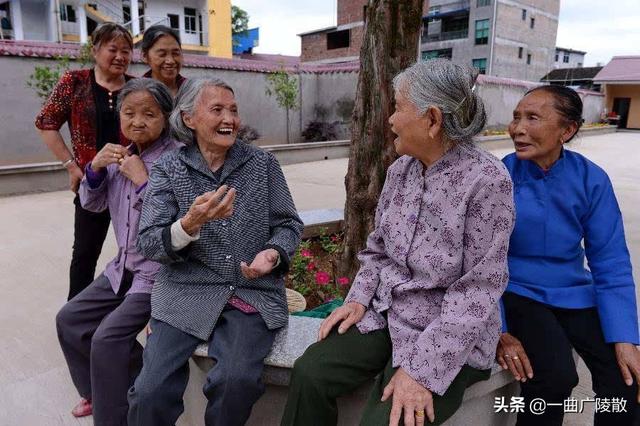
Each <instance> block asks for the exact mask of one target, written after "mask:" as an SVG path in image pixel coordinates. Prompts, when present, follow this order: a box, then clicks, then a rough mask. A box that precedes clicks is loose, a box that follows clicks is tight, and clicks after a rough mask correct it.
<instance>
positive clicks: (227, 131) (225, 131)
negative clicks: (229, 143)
mask: <svg viewBox="0 0 640 426" xmlns="http://www.w3.org/2000/svg"><path fill="white" fill-rule="evenodd" d="M217 133H218V134H219V135H222V136H229V135H231V134H232V133H233V128H231V127H221V128H219V129H218V130H217Z"/></svg>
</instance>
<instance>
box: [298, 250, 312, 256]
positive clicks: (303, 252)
mask: <svg viewBox="0 0 640 426" xmlns="http://www.w3.org/2000/svg"><path fill="white" fill-rule="evenodd" d="M300 256H302V257H311V256H313V254H312V253H311V250H309V249H302V250H300Z"/></svg>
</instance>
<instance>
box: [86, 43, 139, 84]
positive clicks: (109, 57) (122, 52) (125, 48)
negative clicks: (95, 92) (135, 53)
mask: <svg viewBox="0 0 640 426" xmlns="http://www.w3.org/2000/svg"><path fill="white" fill-rule="evenodd" d="M93 56H94V58H95V60H96V67H98V68H100V69H101V70H102V71H103V72H105V73H107V74H113V75H122V74H124V73H125V72H126V71H127V68H128V67H129V63H130V62H131V47H130V46H129V43H127V41H126V40H125V39H124V38H122V37H116V38H114V39H111V40H109V41H107V42H103V43H100V46H98V48H97V49H96V48H94V49H93Z"/></svg>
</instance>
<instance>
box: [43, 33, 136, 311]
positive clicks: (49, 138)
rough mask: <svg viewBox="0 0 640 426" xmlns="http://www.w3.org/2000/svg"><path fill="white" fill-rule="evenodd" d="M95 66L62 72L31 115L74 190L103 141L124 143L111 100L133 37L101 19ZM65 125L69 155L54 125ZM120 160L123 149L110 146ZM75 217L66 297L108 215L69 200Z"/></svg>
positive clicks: (92, 267) (79, 281)
mask: <svg viewBox="0 0 640 426" xmlns="http://www.w3.org/2000/svg"><path fill="white" fill-rule="evenodd" d="M92 40H93V51H92V53H93V56H94V58H95V67H94V68H92V69H83V70H74V71H68V72H66V73H65V74H64V75H63V76H62V77H61V78H60V81H59V82H58V84H57V85H56V87H54V89H53V92H52V93H51V96H50V97H49V99H48V100H47V102H46V103H45V104H44V106H43V107H42V110H41V111H40V114H38V117H37V118H36V127H37V128H38V129H39V131H40V136H41V137H42V140H43V141H44V143H45V144H46V145H47V146H48V147H49V149H50V150H51V152H52V153H53V155H55V156H56V158H57V159H58V160H60V162H61V163H62V165H63V166H64V167H65V168H66V169H67V172H68V173H69V185H70V188H71V190H72V191H73V192H74V193H77V192H78V187H79V185H80V181H81V180H82V176H83V171H84V168H85V166H86V165H87V164H89V163H90V162H91V160H92V159H93V157H94V156H95V155H96V153H97V152H98V151H100V150H101V149H102V148H103V147H104V146H105V145H106V144H109V143H110V144H114V145H118V144H123V145H124V144H126V141H125V139H124V137H122V135H121V134H120V125H119V123H118V113H117V112H116V100H117V98H118V93H119V91H120V89H122V86H124V84H125V83H126V81H127V80H129V79H131V78H132V77H130V76H128V75H126V74H125V72H126V71H127V68H128V66H129V62H130V61H131V52H132V51H133V41H132V39H131V34H129V31H127V30H126V28H124V27H122V26H120V25H118V24H114V23H106V24H102V25H100V26H98V27H97V28H96V30H95V31H94V32H93V34H92ZM64 123H68V124H69V130H70V133H71V145H72V147H73V154H72V153H71V152H69V149H68V148H67V146H66V145H65V143H64V140H63V138H62V135H61V134H60V128H61V127H62V126H63V125H64ZM113 151H114V152H115V154H116V155H117V156H118V158H122V157H123V156H124V155H126V148H124V146H122V147H117V146H116V147H114V148H113ZM74 205H75V221H74V232H73V254H72V256H71V268H70V272H69V275H70V286H69V297H68V299H69V300H71V299H72V298H73V297H74V296H75V295H76V294H78V293H80V292H81V291H82V290H83V289H85V288H86V287H87V286H88V285H89V284H90V283H91V282H92V281H93V278H94V274H95V271H96V263H97V262H98V257H100V252H101V251H102V244H103V243H104V239H105V237H106V235H107V231H108V229H109V213H108V212H107V211H106V210H105V211H104V212H101V213H94V212H90V211H88V210H86V209H84V208H82V206H81V205H80V199H79V198H78V196H77V195H76V197H75V199H74Z"/></svg>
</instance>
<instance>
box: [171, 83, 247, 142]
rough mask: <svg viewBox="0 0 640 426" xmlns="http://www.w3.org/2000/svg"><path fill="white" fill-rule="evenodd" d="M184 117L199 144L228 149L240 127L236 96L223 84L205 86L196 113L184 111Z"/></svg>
mask: <svg viewBox="0 0 640 426" xmlns="http://www.w3.org/2000/svg"><path fill="white" fill-rule="evenodd" d="M182 119H183V120H184V124H185V125H186V126H187V127H188V128H190V129H191V130H193V131H194V132H195V135H196V140H197V141H198V145H204V146H207V147H211V148H222V149H225V150H226V149H229V148H230V147H231V145H233V144H234V143H235V141H236V136H237V135H238V129H239V128H240V116H239V115H238V105H236V99H235V96H234V95H233V93H232V92H231V91H229V90H227V89H225V88H222V87H215V86H208V87H205V88H204V89H202V92H201V94H200V98H199V99H198V101H197V103H196V106H195V111H194V113H193V115H188V114H186V113H183V115H182Z"/></svg>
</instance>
